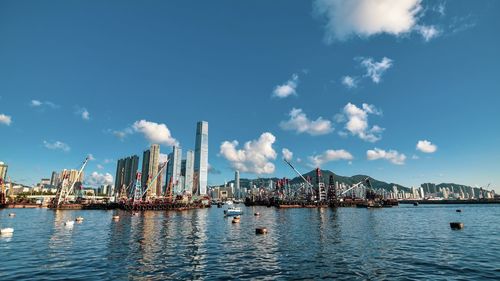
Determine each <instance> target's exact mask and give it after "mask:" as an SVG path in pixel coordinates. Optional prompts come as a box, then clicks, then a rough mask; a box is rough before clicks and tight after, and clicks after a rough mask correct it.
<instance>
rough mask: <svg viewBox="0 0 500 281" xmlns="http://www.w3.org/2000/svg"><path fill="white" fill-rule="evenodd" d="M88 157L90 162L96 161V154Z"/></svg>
mask: <svg viewBox="0 0 500 281" xmlns="http://www.w3.org/2000/svg"><path fill="white" fill-rule="evenodd" d="M87 157H88V158H89V161H94V160H95V157H94V154H92V153H89V155H88V156H87Z"/></svg>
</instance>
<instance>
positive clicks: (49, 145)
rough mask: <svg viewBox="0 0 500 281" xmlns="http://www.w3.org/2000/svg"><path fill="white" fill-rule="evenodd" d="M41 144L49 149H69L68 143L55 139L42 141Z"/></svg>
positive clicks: (66, 150)
mask: <svg viewBox="0 0 500 281" xmlns="http://www.w3.org/2000/svg"><path fill="white" fill-rule="evenodd" d="M43 145H44V146H45V147H46V148H48V149H51V150H61V151H64V152H68V151H70V149H71V148H70V147H69V145H67V144H65V143H64V142H61V141H55V142H48V141H43Z"/></svg>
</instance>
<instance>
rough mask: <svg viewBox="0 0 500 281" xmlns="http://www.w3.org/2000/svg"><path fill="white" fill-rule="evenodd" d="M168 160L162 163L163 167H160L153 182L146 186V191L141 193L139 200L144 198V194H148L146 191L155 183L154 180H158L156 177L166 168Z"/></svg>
mask: <svg viewBox="0 0 500 281" xmlns="http://www.w3.org/2000/svg"><path fill="white" fill-rule="evenodd" d="M168 160H170V159H167V161H166V162H164V163H163V166H162V167H161V169H160V170H159V171H158V173H157V174H156V175H155V177H154V178H153V180H151V181H150V182H149V184H148V186H147V187H146V189H145V190H144V192H143V193H142V196H141V198H144V195H145V194H146V192H148V189H149V188H150V187H151V186H152V185H153V183H156V179H157V178H158V176H159V175H160V174H161V173H162V172H163V169H165V167H167V163H168Z"/></svg>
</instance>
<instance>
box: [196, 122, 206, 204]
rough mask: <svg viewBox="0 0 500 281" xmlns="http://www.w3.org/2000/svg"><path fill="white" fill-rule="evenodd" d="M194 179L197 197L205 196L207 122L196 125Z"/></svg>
mask: <svg viewBox="0 0 500 281" xmlns="http://www.w3.org/2000/svg"><path fill="white" fill-rule="evenodd" d="M194 178H195V187H196V194H197V195H205V194H207V185H208V122H206V121H200V122H198V124H197V125H196V145H195V154H194Z"/></svg>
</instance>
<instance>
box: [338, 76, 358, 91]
mask: <svg viewBox="0 0 500 281" xmlns="http://www.w3.org/2000/svg"><path fill="white" fill-rule="evenodd" d="M342 84H343V85H344V86H346V87H347V88H348V89H352V88H356V87H357V86H358V80H357V79H356V77H352V76H348V75H346V76H344V77H342Z"/></svg>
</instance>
